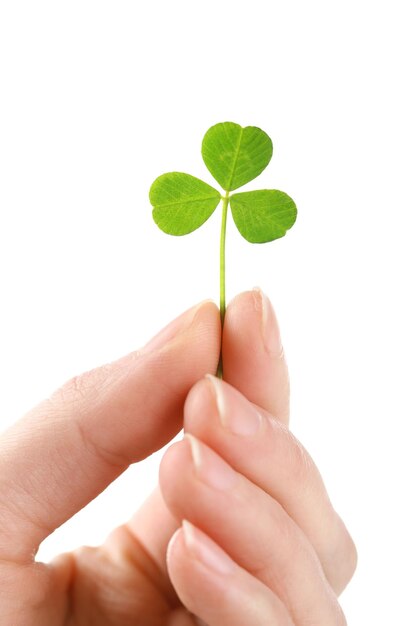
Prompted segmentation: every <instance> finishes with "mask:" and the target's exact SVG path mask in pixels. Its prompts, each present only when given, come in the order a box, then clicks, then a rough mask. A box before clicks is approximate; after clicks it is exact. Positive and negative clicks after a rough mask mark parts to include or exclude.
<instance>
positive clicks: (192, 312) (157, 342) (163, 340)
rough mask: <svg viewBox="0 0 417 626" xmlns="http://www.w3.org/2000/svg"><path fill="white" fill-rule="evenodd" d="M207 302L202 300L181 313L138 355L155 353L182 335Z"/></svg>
mask: <svg viewBox="0 0 417 626" xmlns="http://www.w3.org/2000/svg"><path fill="white" fill-rule="evenodd" d="M207 302H208V300H204V301H203V302H200V304H197V305H196V306H194V307H192V308H191V309H188V311H185V312H184V313H182V314H181V315H180V316H179V317H177V318H175V319H174V320H173V321H172V322H170V323H169V324H168V326H165V328H163V329H162V330H161V331H160V332H159V333H158V334H157V335H155V337H153V338H152V339H151V340H150V341H149V342H148V343H147V344H146V345H145V346H144V347H143V348H142V349H141V350H140V351H139V352H140V354H147V353H149V352H155V351H156V350H160V349H161V348H163V347H164V346H165V345H166V344H167V343H169V341H170V340H171V339H173V337H175V336H176V335H179V334H181V333H183V332H184V331H186V330H187V328H189V327H190V326H191V325H192V323H193V322H194V320H195V318H196V316H197V314H198V312H199V310H200V309H201V308H202V307H203V306H204V305H205V304H206V303H207Z"/></svg>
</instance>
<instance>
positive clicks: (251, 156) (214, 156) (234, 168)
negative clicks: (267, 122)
mask: <svg viewBox="0 0 417 626" xmlns="http://www.w3.org/2000/svg"><path fill="white" fill-rule="evenodd" d="M201 152H202V155H203V159H204V163H205V164H206V166H207V168H208V170H209V171H210V173H211V174H212V176H213V177H214V178H215V179H216V180H217V182H218V183H219V185H221V187H223V189H224V190H225V191H233V190H234V189H238V188H239V187H242V185H246V183H248V182H249V181H251V180H253V179H254V178H256V177H257V176H259V174H260V173H261V172H263V170H264V169H265V168H266V166H267V165H268V163H269V161H270V160H271V157H272V141H271V140H270V138H269V137H268V135H267V134H266V133H264V131H263V130H261V129H260V128H256V127H255V126H246V128H242V126H239V124H234V123H233V122H223V123H220V124H216V125H215V126H212V127H211V128H209V130H208V131H207V132H206V134H205V135H204V139H203V145H202V149H201Z"/></svg>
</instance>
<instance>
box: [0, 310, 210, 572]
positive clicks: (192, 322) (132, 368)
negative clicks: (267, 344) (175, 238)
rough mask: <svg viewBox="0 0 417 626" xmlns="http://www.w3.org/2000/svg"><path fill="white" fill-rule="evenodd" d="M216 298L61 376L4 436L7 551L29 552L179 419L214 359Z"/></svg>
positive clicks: (1, 468) (1, 472)
mask: <svg viewBox="0 0 417 626" xmlns="http://www.w3.org/2000/svg"><path fill="white" fill-rule="evenodd" d="M219 326H220V325H219V315H218V310H217V308H216V306H215V305H214V304H213V303H210V302H204V303H202V304H201V305H199V306H197V307H195V308H194V309H192V310H190V311H187V312H186V313H184V314H183V315H182V316H180V317H179V318H178V319H177V320H175V321H174V322H173V323H172V324H171V325H170V326H169V327H168V328H167V329H165V330H164V331H163V332H162V333H161V334H160V335H159V336H158V337H157V338H155V339H154V340H153V341H152V342H151V343H150V344H149V345H148V346H146V347H145V349H144V350H142V351H139V352H137V353H132V354H130V355H128V356H126V357H123V358H122V359H120V360H119V361H116V362H115V363H111V364H110V365H106V366H104V367H102V368H98V369H96V370H93V371H92V372H88V373H86V374H84V375H82V376H80V377H76V378H74V379H73V380H72V381H70V382H69V383H67V384H66V385H64V387H63V388H62V389H60V390H58V391H57V392H56V393H55V394H54V395H53V396H52V397H51V398H50V399H49V400H47V401H45V402H43V403H42V404H41V405H39V406H38V407H37V408H36V409H34V410H33V411H32V412H31V413H29V414H28V415H27V416H26V417H25V418H24V419H23V420H21V421H20V422H19V423H17V424H16V425H15V426H14V427H13V428H12V429H10V430H9V431H7V432H6V433H4V435H3V436H2V437H1V439H0V522H1V523H0V528H1V532H0V558H3V559H10V560H18V561H26V560H28V559H31V558H32V557H33V555H34V553H35V552H36V550H37V547H38V546H39V543H40V542H41V541H42V540H43V539H44V538H45V537H46V536H47V535H48V534H49V533H50V532H52V531H53V530H54V529H55V528H56V527H57V526H59V525H60V524H62V523H63V522H64V521H65V520H66V519H68V518H69V517H71V516H72V515H73V514H74V513H75V512H76V511H78V510H79V509H80V508H82V507H83V506H85V505H86V504H87V503H88V502H89V501H90V500H91V499H93V498H94V497H95V496H97V495H98V494H99V493H100V492H101V491H102V490H103V489H104V488H105V487H106V486H107V485H108V484H109V483H110V482H111V481H112V480H114V479H115V478H116V477H117V476H118V475H119V474H120V473H121V472H122V471H123V470H124V469H125V468H126V467H127V466H128V465H129V464H130V463H132V462H134V461H138V460H140V459H142V458H144V457H145V456H147V455H149V454H151V453H152V452H153V451H155V450H156V449H158V448H160V447H161V446H162V445H163V444H164V443H166V442H167V441H169V440H170V439H171V438H172V437H173V436H174V434H175V433H176V432H178V430H179V429H180V427H181V420H182V407H183V403H184V399H185V397H186V394H187V392H188V391H189V389H190V387H191V386H192V385H193V384H194V383H195V382H196V381H197V380H198V379H199V378H201V376H203V375H204V374H205V373H206V372H209V371H211V372H214V371H215V369H216V366H217V361H218V354H219V343H220V327H219Z"/></svg>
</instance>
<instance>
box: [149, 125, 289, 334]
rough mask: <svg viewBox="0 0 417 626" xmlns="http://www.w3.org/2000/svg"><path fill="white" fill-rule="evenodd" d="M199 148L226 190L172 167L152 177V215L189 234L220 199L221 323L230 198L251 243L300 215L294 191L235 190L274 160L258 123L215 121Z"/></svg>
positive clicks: (276, 234) (279, 232)
mask: <svg viewBox="0 0 417 626" xmlns="http://www.w3.org/2000/svg"><path fill="white" fill-rule="evenodd" d="M201 152H202V156H203V160H204V163H205V164H206V166H207V169H208V170H209V172H210V173H211V175H212V176H213V178H214V179H215V180H216V181H217V182H218V184H219V185H220V187H221V188H222V189H223V191H224V194H222V193H221V192H220V191H218V190H217V189H215V188H214V187H212V186H211V185H209V184H207V183H205V182H204V181H202V180H200V179H199V178H195V177H194V176H191V175H190V174H184V173H182V172H169V173H167V174H162V176H159V177H158V178H157V179H156V180H155V181H154V183H153V184H152V186H151V189H150V192H149V198H150V201H151V204H152V206H153V219H154V221H155V222H156V224H157V225H158V226H159V228H160V229H161V230H163V231H164V232H165V233H168V234H169V235H187V234H188V233H191V232H192V231H194V230H196V229H197V228H199V227H200V226H202V224H204V222H205V221H207V220H208V218H209V217H210V216H211V215H212V213H213V212H214V211H215V209H216V208H217V206H218V205H219V203H220V201H222V224H221V234H220V317H221V322H222V325H223V321H224V316H225V312H226V290H225V281H226V272H225V245H226V221H227V212H228V207H229V204H230V209H231V212H232V217H233V220H234V222H235V224H236V227H237V229H238V230H239V232H240V234H241V235H242V236H243V237H244V238H245V239H246V240H247V241H249V242H250V243H266V242H268V241H273V240H275V239H278V238H280V237H283V236H284V235H285V233H286V232H287V230H289V229H290V228H291V226H293V224H294V222H295V220H296V217H297V207H296V205H295V203H294V201H293V200H292V199H291V198H290V196H288V195H287V194H286V193H284V192H283V191H278V190H276V189H262V190H259V191H244V192H239V193H231V192H234V191H235V190H236V189H239V188H240V187H243V185H246V183H249V182H250V181H251V180H253V179H254V178H256V177H257V176H259V174H261V172H263V170H264V169H265V168H266V166H267V165H268V163H269V161H270V160H271V157H272V141H271V139H270V138H269V137H268V135H267V134H266V133H265V132H264V131H263V130H261V129H260V128H257V127H255V126H246V127H245V128H243V127H242V126H240V125H239V124H235V123H233V122H222V123H220V124H215V125H214V126H212V127H211V128H209V130H208V131H207V132H206V134H205V135H204V138H203V144H202V150H201Z"/></svg>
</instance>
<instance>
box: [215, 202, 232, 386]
mask: <svg viewBox="0 0 417 626" xmlns="http://www.w3.org/2000/svg"><path fill="white" fill-rule="evenodd" d="M228 205H229V192H228V191H227V192H226V195H225V196H224V198H223V208H222V225H221V231H220V321H221V331H222V336H223V324H224V316H225V313H226V222H227V207H228ZM217 376H218V377H219V378H223V360H222V351H221V347H220V359H219V364H218V366H217Z"/></svg>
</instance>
